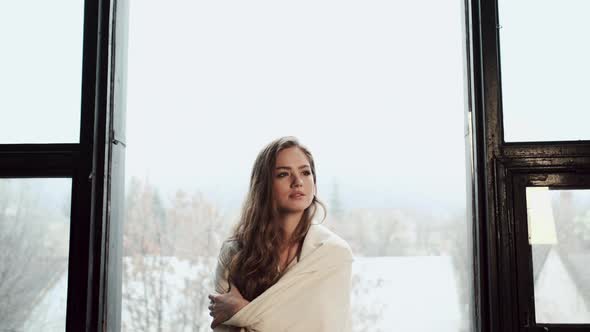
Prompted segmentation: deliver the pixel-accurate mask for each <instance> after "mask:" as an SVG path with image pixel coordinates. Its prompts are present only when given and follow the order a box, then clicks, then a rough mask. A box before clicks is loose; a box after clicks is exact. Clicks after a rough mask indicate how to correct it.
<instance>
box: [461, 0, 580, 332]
mask: <svg viewBox="0 0 590 332" xmlns="http://www.w3.org/2000/svg"><path fill="white" fill-rule="evenodd" d="M466 8H467V12H466V15H467V17H468V21H469V22H468V28H467V29H468V31H469V33H468V43H467V44H468V54H469V55H468V76H469V80H470V82H472V83H471V92H472V95H471V96H472V99H471V101H470V104H469V105H470V108H471V109H470V111H471V113H472V121H473V123H472V126H473V146H474V147H475V148H474V154H473V159H472V160H473V164H474V168H475V169H476V170H477V171H476V172H475V173H474V176H473V178H472V179H473V183H472V185H473V188H475V189H474V193H475V194H474V195H473V197H474V203H473V206H474V211H473V216H474V218H473V221H474V233H475V234H474V237H475V242H474V243H475V244H476V246H477V247H476V248H474V266H475V275H476V278H475V290H476V297H475V300H476V304H475V308H476V312H475V316H476V324H477V331H480V332H496V331H503V332H504V331H514V332H516V331H557V332H561V331H581V330H588V329H589V328H590V324H578V325H574V324H567V325H565V324H536V323H535V322H533V321H531V320H530V313H531V310H533V309H534V308H531V302H530V301H524V299H522V298H521V299H519V292H520V294H521V296H522V294H523V293H522V291H523V289H529V290H530V289H532V287H533V285H532V282H533V281H532V279H527V278H526V276H524V277H523V276H522V273H523V272H522V271H521V275H520V276H519V274H518V270H519V267H518V266H519V264H517V262H519V263H522V262H528V261H529V260H530V259H531V257H530V252H529V251H527V250H526V248H527V245H528V243H523V240H522V237H520V238H519V237H518V236H517V235H518V234H519V232H518V230H519V229H520V234H521V233H522V222H523V221H522V220H523V219H522V216H521V215H518V213H521V211H522V208H523V206H522V204H523V201H522V199H521V198H522V195H523V190H525V188H524V187H523V186H522V185H515V183H520V182H518V181H522V177H523V176H532V174H536V176H537V177H539V176H540V177H546V176H549V175H551V174H556V173H558V174H564V175H565V176H562V178H563V179H566V178H568V179H570V180H568V181H569V182H562V183H561V184H559V185H561V186H563V188H575V187H579V186H580V185H581V182H583V181H581V180H580V181H578V182H576V181H571V179H572V177H573V178H575V176H576V174H578V175H579V174H585V173H589V172H590V141H546V142H510V143H506V142H505V140H504V130H503V117H502V101H501V100H502V99H501V98H502V93H501V74H500V55H501V51H500V43H499V40H500V36H499V28H500V26H499V21H498V3H497V0H491V1H482V0H471V1H470V0H466ZM523 174H524V175H523ZM527 174H528V175H527ZM515 181H516V182H515ZM564 181H565V180H564ZM525 208H526V207H525ZM525 220H526V219H525ZM518 248H520V249H518ZM521 268H522V267H521Z"/></svg>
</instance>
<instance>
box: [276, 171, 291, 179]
mask: <svg viewBox="0 0 590 332" xmlns="http://www.w3.org/2000/svg"><path fill="white" fill-rule="evenodd" d="M287 175H289V173H287V172H281V173H279V174H277V177H279V178H284V177H285V176H287Z"/></svg>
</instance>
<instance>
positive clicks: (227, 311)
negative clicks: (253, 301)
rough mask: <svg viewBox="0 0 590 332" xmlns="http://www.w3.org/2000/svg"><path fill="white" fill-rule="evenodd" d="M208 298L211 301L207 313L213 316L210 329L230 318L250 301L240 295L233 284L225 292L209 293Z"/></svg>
mask: <svg viewBox="0 0 590 332" xmlns="http://www.w3.org/2000/svg"><path fill="white" fill-rule="evenodd" d="M209 300H210V301H211V302H210V305H209V315H210V316H211V317H213V322H212V323H211V328H212V329H214V328H215V327H217V325H219V324H221V323H223V322H225V321H226V320H228V319H230V318H231V317H232V316H233V315H235V314H236V313H237V312H238V311H240V310H241V309H242V308H243V307H245V306H246V305H247V304H248V303H250V302H248V301H246V300H245V299H244V298H243V297H242V294H241V293H240V291H239V290H238V288H237V287H236V286H234V285H233V284H232V285H231V286H230V289H229V292H227V293H225V294H209Z"/></svg>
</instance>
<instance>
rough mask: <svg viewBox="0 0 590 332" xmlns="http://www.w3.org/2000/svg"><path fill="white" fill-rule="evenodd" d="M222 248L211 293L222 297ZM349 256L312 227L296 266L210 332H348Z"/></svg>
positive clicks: (321, 228)
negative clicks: (214, 288) (219, 294)
mask: <svg viewBox="0 0 590 332" xmlns="http://www.w3.org/2000/svg"><path fill="white" fill-rule="evenodd" d="M227 251H228V249H227V248H225V249H224V248H222V250H221V254H220V262H219V264H218V268H217V273H216V278H215V279H216V291H217V292H218V293H223V292H227V291H228V289H229V286H228V283H227V271H226V269H225V266H226V262H227V261H228V260H227V259H228V257H225V256H227ZM351 267H352V252H351V250H350V247H349V246H348V244H347V243H346V242H345V241H344V240H343V239H341V238H340V237H338V236H337V235H336V234H334V233H332V232H331V231H330V230H328V229H327V228H326V227H324V226H322V225H312V226H311V227H310V229H309V231H308V233H307V235H306V237H305V239H304V241H303V245H302V248H301V257H300V260H299V262H297V263H295V264H293V265H291V266H290V267H289V269H288V270H287V271H286V272H285V275H283V277H282V278H281V279H280V280H279V281H278V282H277V283H276V284H274V285H273V286H272V287H270V288H269V289H267V290H266V291H265V292H264V293H262V294H261V295H260V296H258V297H257V298H255V299H254V300H253V301H252V302H250V303H249V304H248V305H247V306H245V307H244V308H242V309H241V310H240V311H239V312H238V313H236V314H235V315H234V316H232V317H231V318H230V319H229V320H227V321H225V322H224V323H223V324H221V325H219V326H217V327H216V328H215V329H214V331H216V332H226V331H232V332H233V331H240V332H283V331H284V332H287V331H288V332H350V331H351V327H350V318H351V317H350V290H351Z"/></svg>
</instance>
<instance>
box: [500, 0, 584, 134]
mask: <svg viewBox="0 0 590 332" xmlns="http://www.w3.org/2000/svg"><path fill="white" fill-rule="evenodd" d="M498 7H499V11H500V13H499V17H500V24H501V27H502V28H501V30H500V33H501V35H500V37H501V38H500V42H501V45H500V46H501V62H502V64H501V67H502V105H503V112H504V136H505V140H506V141H510V142H515V141H561V140H581V139H583V140H589V139H590V131H589V130H588V123H590V100H589V99H588V98H587V95H588V91H590V80H588V77H590V62H588V59H590V43H588V35H590V20H588V13H590V2H588V1H586V0H566V1H559V2H556V1H537V0H524V1H509V0H500V1H499V3H498Z"/></svg>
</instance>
